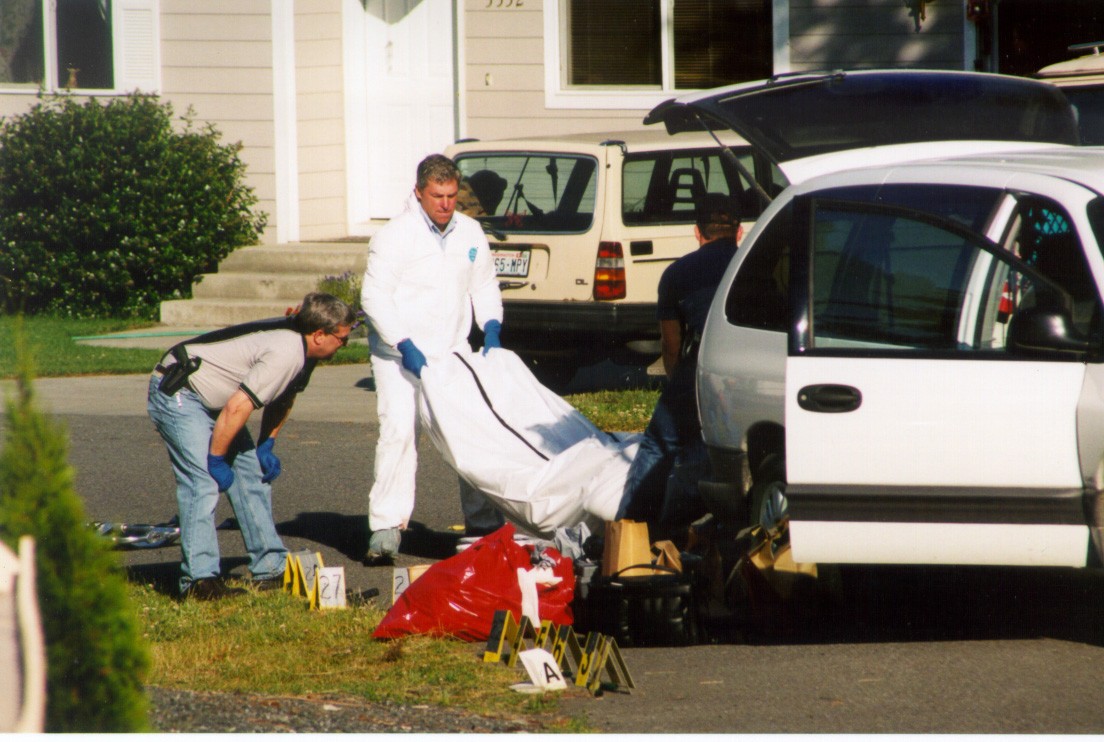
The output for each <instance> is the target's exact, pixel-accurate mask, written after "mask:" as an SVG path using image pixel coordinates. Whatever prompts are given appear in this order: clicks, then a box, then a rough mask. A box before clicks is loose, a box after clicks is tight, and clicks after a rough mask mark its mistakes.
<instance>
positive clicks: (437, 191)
mask: <svg viewBox="0 0 1104 742" xmlns="http://www.w3.org/2000/svg"><path fill="white" fill-rule="evenodd" d="M459 183H460V171H459V169H458V168H457V167H456V164H455V163H453V161H452V160H450V159H449V158H447V157H445V156H443V155H430V156H429V157H427V158H425V159H424V160H422V162H421V163H419V165H418V170H417V179H416V183H415V186H414V196H415V199H416V201H411V202H409V204H408V207H407V209H406V211H404V212H403V213H402V214H400V215H399V216H397V217H395V218H394V219H392V220H391V221H390V222H388V223H387V224H386V225H385V226H384V227H383V228H382V229H381V230H380V231H379V232H378V233H376V235H375V236H374V237H373V238H372V241H371V242H370V243H369V245H368V264H367V268H366V270H365V272H364V282H363V284H362V289H361V304H362V306H363V307H364V311H365V312H366V313H367V315H368V320H369V323H370V329H369V346H370V349H371V355H372V358H371V360H372V375H373V376H374V378H375V383H376V399H377V405H378V412H379V424H380V432H379V442H378V443H377V445H376V458H375V466H374V481H373V483H372V489H371V491H370V492H369V494H368V529H369V531H370V532H371V536H370V537H369V540H368V553H367V555H366V556H365V561H366V562H367V563H369V564H377V563H387V562H389V561H390V560H391V558H392V557H393V556H394V555H395V554H396V553H397V552H398V550H399V542H400V535H401V531H402V530H403V529H405V528H406V527H407V525H408V523H409V520H410V515H411V513H412V512H413V510H414V475H415V472H416V471H417V467H418V459H417V448H416V446H417V440H418V437H419V433H420V430H419V422H418V412H417V410H418V397H419V394H420V382H419V379H420V377H421V372H422V368H423V367H424V366H426V365H427V364H430V365H432V364H433V360H434V358H435V357H440V356H442V355H445V354H448V353H451V352H453V351H454V350H462V351H464V352H466V353H470V352H471V346H470V345H469V344H468V335H469V333H470V331H471V327H472V319H473V312H474V319H475V320H476V322H477V324H478V326H479V327H481V328H482V329H483V333H484V338H485V339H484V345H483V352H484V353H486V352H487V351H488V350H489V349H491V348H496V347H501V343H500V342H499V333H500V332H501V329H502V295H501V293H500V292H499V289H498V279H497V277H496V275H495V267H494V260H493V259H492V257H491V252H490V248H489V246H488V245H487V238H486V236H484V234H483V229H482V227H480V225H479V223H478V222H477V221H475V220H474V219H472V218H471V217H469V216H466V215H464V214H461V213H459V212H457V211H456V196H457V193H458V191H459ZM460 501H461V508H462V510H463V512H464V526H465V530H466V531H467V532H468V534H469V535H483V534H486V533H489V532H491V531H492V530H494V529H496V528H498V527H499V526H501V525H502V524H503V523H504V522H505V521H504V519H503V517H502V514H501V513H499V512H498V510H496V509H495V508H494V506H493V505H492V504H491V503H489V502H488V501H487V500H486V498H484V497H483V495H482V494H481V493H480V492H478V491H477V490H474V489H473V488H472V487H470V486H469V485H468V484H467V483H466V482H464V481H463V480H462V479H461V480H460Z"/></svg>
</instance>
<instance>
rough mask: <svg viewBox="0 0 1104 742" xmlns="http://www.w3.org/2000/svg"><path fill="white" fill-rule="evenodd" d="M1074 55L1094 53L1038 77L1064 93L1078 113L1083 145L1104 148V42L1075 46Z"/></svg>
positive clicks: (1068, 60) (1050, 67)
mask: <svg viewBox="0 0 1104 742" xmlns="http://www.w3.org/2000/svg"><path fill="white" fill-rule="evenodd" d="M1069 50H1070V51H1071V52H1087V51H1088V52H1092V53H1091V54H1087V55H1085V56H1081V57H1077V58H1076V59H1067V60H1066V61H1064V62H1058V63H1057V64H1052V65H1049V66H1047V67H1044V68H1042V69H1041V70H1039V72H1038V73H1037V74H1036V75H1035V77H1037V78H1039V79H1040V80H1045V81H1047V82H1049V83H1053V84H1054V85H1057V86H1058V87H1060V88H1061V89H1062V92H1063V93H1065V94H1066V97H1067V98H1069V99H1070V102H1071V103H1073V107H1074V108H1076V109H1077V116H1078V125H1079V127H1080V129H1081V143H1082V144H1104V54H1101V51H1102V50H1104V41H1097V42H1094V43H1091V44H1075V45H1073V46H1071V47H1070V48H1069Z"/></svg>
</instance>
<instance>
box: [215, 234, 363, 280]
mask: <svg viewBox="0 0 1104 742" xmlns="http://www.w3.org/2000/svg"><path fill="white" fill-rule="evenodd" d="M367 255H368V245H367V244H366V243H363V242H317V243H307V242H300V243H292V244H287V245H256V246H253V247H243V248H241V249H239V250H235V251H234V252H232V253H230V254H229V255H227V256H226V257H225V258H224V259H223V260H222V262H221V263H219V273H225V272H228V271H235V272H237V271H245V272H250V273H300V272H302V273H317V274H319V275H322V276H327V275H329V276H337V275H340V274H342V273H344V272H346V271H354V272H359V273H363V272H364V261H365V259H366V258H367Z"/></svg>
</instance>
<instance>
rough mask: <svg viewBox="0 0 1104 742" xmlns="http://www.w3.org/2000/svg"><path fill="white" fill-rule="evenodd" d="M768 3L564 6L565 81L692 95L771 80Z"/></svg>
mask: <svg viewBox="0 0 1104 742" xmlns="http://www.w3.org/2000/svg"><path fill="white" fill-rule="evenodd" d="M771 6H772V2H771V0H561V12H563V13H564V16H565V23H564V24H563V26H562V27H563V28H564V29H565V30H566V34H565V36H566V37H565V38H564V39H563V45H564V47H565V52H564V61H565V64H564V65H563V70H564V80H563V81H562V82H563V85H564V86H565V87H567V88H570V87H573V86H595V85H601V86H614V87H622V88H625V87H629V88H632V87H640V86H645V87H652V88H658V89H661V90H688V89H700V88H710V87H717V86H719V85H726V84H729V83H734V82H740V81H743V80H757V79H760V78H763V77H768V76H770V74H771V68H772V53H773V52H772V50H773V43H772V32H773V28H772V21H771V15H772V14H771Z"/></svg>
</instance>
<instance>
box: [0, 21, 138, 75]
mask: <svg viewBox="0 0 1104 742" xmlns="http://www.w3.org/2000/svg"><path fill="white" fill-rule="evenodd" d="M156 39H157V0H0V88H4V89H9V90H10V89H27V90H39V89H44V90H50V91H58V90H82V91H107V92H127V91H131V90H139V89H140V90H143V91H146V92H154V91H156V89H157V87H158V84H157V83H158V70H157V67H158V64H159V61H158V59H157V55H156Z"/></svg>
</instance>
